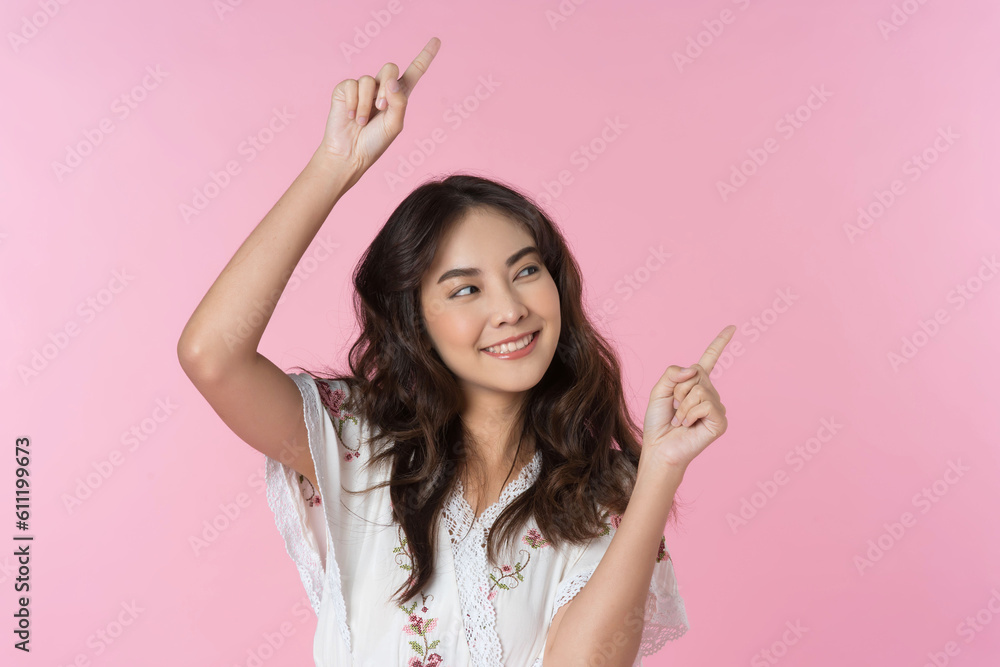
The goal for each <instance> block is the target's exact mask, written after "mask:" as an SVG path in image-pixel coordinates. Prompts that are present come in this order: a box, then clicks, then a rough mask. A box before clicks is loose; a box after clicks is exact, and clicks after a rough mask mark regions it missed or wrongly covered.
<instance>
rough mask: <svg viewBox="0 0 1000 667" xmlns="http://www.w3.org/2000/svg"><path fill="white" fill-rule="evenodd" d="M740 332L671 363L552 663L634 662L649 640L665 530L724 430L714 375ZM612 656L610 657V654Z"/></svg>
mask: <svg viewBox="0 0 1000 667" xmlns="http://www.w3.org/2000/svg"><path fill="white" fill-rule="evenodd" d="M735 332H736V327H735V326H734V325H729V326H728V327H726V328H725V329H723V330H722V333H720V334H719V335H718V337H716V339H715V340H714V341H712V343H711V344H710V345H709V346H708V349H707V350H706V351H705V353H704V354H703V355H702V357H701V359H700V360H699V362H698V363H697V364H694V365H692V366H689V367H688V368H681V367H679V366H670V367H668V368H667V370H666V371H665V372H664V373H663V376H662V377H661V378H660V380H659V381H658V382H657V383H656V384H655V385H654V386H653V390H652V392H651V393H650V399H649V407H648V408H647V409H646V418H645V421H644V424H643V435H642V441H643V442H642V454H641V455H640V456H639V470H638V474H637V477H636V483H635V488H634V489H633V491H632V496H631V498H630V499H629V503H628V507H627V508H626V510H625V513H624V514H623V515H622V520H621V524H620V525H619V526H618V530H617V532H616V533H615V534H614V536H613V537H612V539H611V543H610V544H609V545H608V548H607V551H606V552H605V554H604V556H603V557H602V558H601V561H600V563H598V565H597V568H596V569H595V570H594V573H593V574H592V575H591V577H590V579H589V580H588V581H587V583H586V584H585V585H584V586H583V588H582V589H581V590H580V592H579V593H577V594H576V596H575V597H574V598H573V599H572V600H571V601H570V602H569V603H567V605H566V606H565V607H564V609H562V610H560V611H562V618H561V619H559V622H558V625H556V624H555V623H554V624H553V626H552V628H551V629H550V633H554V634H553V635H552V636H551V637H550V639H549V641H550V642H551V645H550V646H548V647H547V648H546V650H545V665H546V667H571V666H572V667H575V666H576V665H587V664H590V659H591V657H592V656H594V655H597V654H598V653H600V654H601V655H602V656H603V657H604V658H605V659H606V660H605V662H604V663H603V664H605V665H617V666H621V667H630V666H631V665H632V664H633V663H634V661H635V657H636V654H637V653H638V651H639V643H640V641H641V640H642V630H643V625H644V615H645V609H646V600H647V596H648V594H649V587H650V582H651V580H652V576H653V567H654V566H655V564H656V556H657V554H658V551H659V545H660V540H661V539H662V538H663V529H664V526H665V525H666V522H667V516H668V514H669V513H670V507H671V506H672V505H673V502H674V495H675V494H676V492H677V488H678V487H679V486H680V484H681V480H682V479H683V478H684V472H685V471H686V470H687V467H688V465H689V464H690V463H691V461H692V460H694V457H696V456H697V455H698V454H700V453H701V452H702V451H704V450H705V448H706V447H708V445H709V444H711V443H712V442H713V441H714V440H716V439H717V438H718V437H719V436H721V435H722V434H723V433H725V431H726V428H727V426H728V423H727V421H726V408H725V406H723V405H722V402H721V400H720V399H719V394H718V392H717V391H716V390H715V387H713V386H712V382H711V380H710V379H709V374H710V373H711V372H712V369H713V368H714V367H715V363H716V361H718V359H719V356H720V355H721V354H722V350H723V349H724V348H725V347H726V345H727V344H728V343H729V341H730V340H731V339H732V337H733V334H734V333H735ZM609 654H610V655H609Z"/></svg>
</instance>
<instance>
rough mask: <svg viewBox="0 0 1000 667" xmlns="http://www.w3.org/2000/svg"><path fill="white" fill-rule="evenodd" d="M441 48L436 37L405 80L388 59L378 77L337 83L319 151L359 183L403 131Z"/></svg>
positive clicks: (363, 77)
mask: <svg viewBox="0 0 1000 667" xmlns="http://www.w3.org/2000/svg"><path fill="white" fill-rule="evenodd" d="M440 46H441V40H440V39H438V38H437V37H432V38H431V40H430V41H429V42H427V46H425V47H424V49H423V50H422V51H421V52H420V53H419V54H417V57H416V58H414V59H413V62H412V63H410V66H409V67H407V68H406V72H404V73H403V76H402V78H399V68H398V67H397V66H396V65H395V64H394V63H386V64H385V65H383V66H382V69H381V70H379V73H378V76H376V77H372V76H368V75H367V74H366V75H364V76H362V77H360V78H358V79H344V80H343V81H341V82H340V83H338V84H337V87H336V88H334V89H333V100H332V102H331V104H330V116H329V118H328V119H327V121H326V130H325V132H324V134H323V143H322V144H321V146H320V150H319V153H320V154H321V155H322V156H323V157H324V158H325V159H329V160H333V161H336V162H339V163H342V164H345V165H346V166H347V167H348V168H350V169H351V170H352V171H353V172H354V173H355V174H356V178H355V179H354V181H355V182H356V181H357V179H359V178H361V175H362V174H363V173H364V172H365V171H367V170H368V168H369V167H371V166H372V164H374V163H375V161H376V160H378V158H379V157H380V156H381V155H382V153H384V152H385V149H386V148H388V147H389V144H391V143H392V141H393V139H395V138H396V137H397V136H398V135H399V133H400V132H401V131H402V130H403V115H404V113H405V111H406V103H407V100H408V99H409V97H410V93H412V92H413V88H414V86H416V85H417V82H418V81H419V80H420V77H422V76H423V75H424V73H425V72H426V71H427V68H428V67H430V64H431V61H432V60H434V56H435V55H437V52H438V49H439V48H440Z"/></svg>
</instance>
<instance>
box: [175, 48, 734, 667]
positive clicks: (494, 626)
mask: <svg viewBox="0 0 1000 667" xmlns="http://www.w3.org/2000/svg"><path fill="white" fill-rule="evenodd" d="M439 47H440V40H438V39H437V38H433V39H431V40H430V42H428V44H427V46H426V47H425V48H424V50H423V51H422V52H421V53H420V54H419V55H418V56H417V58H416V59H415V60H414V61H413V63H412V64H411V65H410V66H409V67H408V68H407V70H406V72H405V73H404V74H403V76H402V77H399V70H398V68H397V67H396V65H394V64H392V63H387V64H386V65H385V66H384V67H383V68H382V69H381V71H380V72H379V74H378V76H377V77H371V76H362V77H361V78H359V79H357V80H352V79H347V80H345V81H342V82H341V83H340V84H338V85H337V87H336V88H335V90H334V93H333V100H332V105H331V111H330V116H329V119H328V121H327V125H326V131H325V133H324V137H323V141H322V143H321V145H320V147H319V149H317V151H316V152H315V153H314V155H313V156H312V158H311V160H310V161H309V164H308V165H307V166H306V168H305V169H304V170H303V172H302V173H301V174H300V175H299V176H298V178H296V180H295V182H294V183H292V185H291V186H290V187H289V189H288V191H287V192H286V193H285V194H284V195H283V196H282V197H281V199H280V200H279V201H278V203H277V204H276V205H275V206H274V208H273V209H272V210H271V211H270V212H269V213H268V215H267V216H266V217H265V218H264V219H263V221H261V223H260V224H259V225H258V226H257V228H256V229H255V230H254V231H253V233H251V234H250V236H249V237H248V238H247V240H246V241H245V242H244V243H243V245H242V246H241V247H240V249H239V250H238V251H237V253H236V255H235V256H234V257H233V258H232V260H231V261H230V262H229V264H228V265H227V266H226V268H225V269H224V270H223V272H222V273H221V275H220V276H219V278H218V279H217V280H216V281H215V283H214V284H213V285H212V288H211V289H210V290H209V292H208V293H207V294H206V296H205V297H204V299H203V300H202V302H201V303H200V304H199V306H198V308H197V309H196V310H195V312H194V314H193V315H192V317H191V319H190V320H189V322H188V323H187V326H186V327H185V329H184V332H183V334H182V335H181V339H180V341H179V343H178V357H179V359H180V362H181V366H182V367H183V369H184V371H185V373H187V375H188V377H189V378H190V379H191V381H192V382H193V383H194V384H195V386H196V387H197V388H198V390H199V391H200V392H201V393H202V395H204V396H205V398H206V400H208V402H209V403H210V404H211V405H212V407H213V408H214V409H215V410H216V412H217V413H218V414H219V416H220V417H221V418H222V419H223V421H225V422H226V424H227V425H229V426H230V428H232V430H233V431H234V432H235V433H236V434H237V435H238V436H240V438H242V439H243V440H245V441H246V442H247V443H248V444H250V445H251V446H252V447H254V448H255V449H258V450H259V451H261V452H263V453H264V454H265V455H266V457H267V459H266V476H267V484H268V500H269V503H270V506H271V508H272V510H273V511H274V512H275V517H276V521H277V525H278V527H279V529H280V531H281V533H282V535H283V537H284V539H285V544H286V547H287V550H288V553H289V555H290V556H291V557H292V558H293V560H294V561H295V563H296V566H297V567H298V569H299V573H300V576H301V578H302V582H303V585H304V586H305V588H306V591H307V592H308V594H309V597H310V601H311V603H312V605H313V608H314V610H315V611H316V613H317V615H318V617H319V622H318V625H317V630H316V637H315V641H314V657H315V661H316V664H317V665H322V666H325V665H348V664H353V663H355V662H356V663H357V664H365V665H369V664H371V665H407V666H408V667H416V666H424V665H432V666H438V665H440V666H441V667H445V666H448V665H456V666H458V665H481V666H486V665H526V666H528V665H541V664H542V658H543V655H544V662H545V665H546V667H550V666H553V665H571V664H572V665H576V664H581V663H582V662H584V661H589V660H591V659H593V658H596V659H597V661H596V662H595V663H594V664H604V665H632V664H641V659H640V657H639V656H641V655H649V654H650V653H652V652H654V651H656V650H658V649H659V648H660V647H661V646H662V645H663V643H664V642H665V641H666V640H668V639H673V638H676V637H679V636H680V635H681V634H683V633H684V632H685V631H686V630H687V628H688V625H687V617H686V615H685V611H684V604H683V601H682V599H681V597H680V595H679V594H678V592H677V588H676V582H675V580H674V574H673V565H672V562H671V560H670V556H669V554H668V553H667V551H666V546H665V541H664V538H663V528H664V526H665V524H666V522H667V520H668V518H670V517H671V516H673V515H674V514H675V507H674V494H675V492H676V490H677V487H678V486H679V484H680V482H681V479H682V477H683V474H684V471H685V470H686V468H687V466H688V464H689V463H690V462H691V460H692V459H693V458H694V457H695V456H696V455H697V454H698V453H699V452H701V451H702V450H704V448H705V447H707V446H708V444H709V443H710V442H712V441H713V440H715V439H716V438H718V437H719V436H720V435H722V433H723V432H724V431H725V429H726V419H725V408H724V407H723V406H722V404H721V402H720V401H719V396H718V393H717V392H716V391H715V389H714V388H713V387H712V384H711V382H710V381H709V377H708V374H709V373H710V372H711V370H712V368H713V366H714V364H715V362H716V360H717V359H718V356H719V354H720V353H721V352H722V349H723V348H724V347H725V345H726V343H728V341H729V339H730V338H731V337H732V334H733V332H734V331H735V327H732V326H730V327H727V328H726V329H724V330H723V332H722V333H721V334H720V336H719V337H718V338H717V339H716V340H715V341H714V342H713V343H712V345H711V346H709V348H708V350H707V351H706V353H705V355H704V356H703V357H702V359H701V360H700V362H699V363H698V364H695V365H693V366H691V367H689V368H680V367H678V366H670V367H669V368H667V370H666V372H665V373H664V374H663V377H662V378H661V379H660V380H659V382H658V383H657V384H656V386H654V388H653V391H652V394H651V397H650V402H649V407H648V409H647V412H646V418H645V423H644V426H643V429H642V430H641V431H640V430H639V428H638V427H637V426H636V424H635V423H634V422H633V421H632V418H631V416H630V415H629V414H628V412H627V409H626V405H625V401H624V397H623V391H622V382H621V371H620V365H619V361H618V360H617V358H616V357H615V355H614V353H613V352H612V351H611V349H610V348H609V347H608V346H607V345H606V343H605V342H604V341H603V339H602V338H601V337H600V335H599V334H598V333H597V332H596V331H595V330H594V329H593V328H592V327H591V325H590V323H589V322H588V320H587V318H586V316H585V314H584V312H583V307H582V304H581V289H582V285H581V282H580V276H579V272H578V270H577V265H576V262H575V261H574V260H573V258H572V256H571V254H570V253H569V250H568V249H567V247H566V244H565V242H564V240H563V238H562V236H561V235H560V234H559V232H558V231H557V230H556V228H555V227H554V225H553V224H552V222H551V221H550V220H549V219H548V218H547V217H546V216H545V215H544V214H543V213H542V212H541V211H539V210H538V209H537V208H536V207H535V206H534V204H533V203H532V202H530V201H529V200H528V199H527V198H525V197H524V196H522V195H521V194H519V193H517V192H516V191H514V190H513V189H511V188H509V187H507V186H504V185H502V184H499V183H496V182H493V181H490V180H487V179H482V178H477V177H475V176H467V175H456V176H452V177H450V178H447V179H444V180H443V181H432V182H429V183H425V184H424V185H422V186H420V187H418V188H417V189H416V190H415V191H414V192H413V193H411V194H410V195H409V196H408V197H407V198H406V199H405V200H404V201H403V202H402V203H400V205H399V206H398V207H397V209H396V210H395V211H394V212H393V214H392V215H391V216H390V218H389V220H388V221H387V222H386V224H385V226H384V227H383V228H382V230H381V231H380V232H379V234H378V235H377V236H376V238H375V240H374V241H373V242H372V244H371V245H370V247H369V248H368V250H367V252H366V253H365V255H364V257H363V258H362V260H361V262H360V263H359V265H358V267H357V268H356V270H355V273H354V286H355V289H356V292H357V296H356V299H355V308H356V311H357V315H358V319H359V322H360V323H361V325H362V332H361V336H360V337H359V339H358V341H357V342H356V343H355V344H354V346H353V347H352V348H351V352H350V355H349V365H350V369H351V372H350V373H347V374H340V375H334V376H333V377H327V378H324V377H321V376H320V375H319V374H315V373H309V372H303V373H290V374H286V373H284V372H283V371H282V370H280V369H279V368H278V367H277V366H275V365H274V364H273V363H271V362H270V361H269V360H267V359H266V358H264V357H263V356H261V355H260V354H259V353H258V352H257V346H258V344H259V342H260V339H261V336H262V335H263V332H264V328H265V327H266V326H267V322H268V320H269V318H270V314H271V312H272V310H273V308H274V305H275V304H276V303H277V300H278V298H279V297H280V295H281V293H282V291H283V289H284V287H285V284H286V282H287V280H288V278H289V276H290V275H291V273H292V271H293V270H294V268H295V266H296V265H297V263H298V262H299V260H300V259H301V257H302V255H303V253H304V252H305V250H306V249H307V247H308V246H309V244H310V242H311V241H312V240H313V238H314V237H315V235H316V233H317V232H318V231H319V228H320V226H321V225H322V224H323V222H324V221H325V220H326V218H327V216H328V215H329V213H330V211H331V209H332V208H333V206H334V204H335V203H336V202H337V201H338V200H339V199H340V197H341V196H343V194H344V193H345V192H347V190H348V189H350V187H351V186H353V185H354V184H355V183H357V182H358V180H359V179H360V178H361V176H362V174H364V173H365V172H366V171H367V170H368V169H369V168H370V167H371V165H372V164H373V163H374V162H375V161H376V160H377V159H378V158H379V156H381V155H382V153H384V152H385V150H386V148H387V147H388V146H389V144H390V143H391V142H392V141H393V140H394V139H395V138H396V136H398V135H399V133H400V132H401V130H402V127H403V116H404V112H405V109H406V104H407V102H408V99H409V96H410V94H411V93H412V91H413V89H414V86H415V85H416V83H417V82H418V81H419V79H420V77H421V76H422V75H423V74H424V73H425V72H426V71H427V69H428V67H429V65H430V63H431V61H432V60H433V58H434V56H435V55H436V54H437V51H438V49H439ZM630 501H632V502H630ZM626 506H627V507H628V511H626ZM588 664H589V662H588Z"/></svg>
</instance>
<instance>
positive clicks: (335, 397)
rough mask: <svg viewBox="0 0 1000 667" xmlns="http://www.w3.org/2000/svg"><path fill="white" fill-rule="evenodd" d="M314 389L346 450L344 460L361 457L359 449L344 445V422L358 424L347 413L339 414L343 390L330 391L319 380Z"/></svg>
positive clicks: (353, 416) (323, 381) (355, 419)
mask: <svg viewBox="0 0 1000 667" xmlns="http://www.w3.org/2000/svg"><path fill="white" fill-rule="evenodd" d="M316 388H317V389H318V390H319V399H320V401H322V403H323V405H324V406H325V407H326V411H327V412H328V413H329V414H330V417H331V418H332V419H333V427H334V428H335V429H336V431H337V436H338V437H339V438H340V442H341V444H342V445H343V447H344V449H346V450H348V451H347V453H346V454H344V460H345V461H350V460H352V459H356V458H358V457H360V456H361V452H360V451H358V450H359V449H360V448H352V447H348V446H347V445H346V444H344V422H347V421H350V422H354V424H357V423H358V418H357V417H356V416H355V415H352V414H351V413H349V412H341V410H340V406H341V405H342V404H343V403H344V398H345V394H344V390H343V389H330V385H329V384H328V383H327V382H326V381H325V380H319V381H317V382H316Z"/></svg>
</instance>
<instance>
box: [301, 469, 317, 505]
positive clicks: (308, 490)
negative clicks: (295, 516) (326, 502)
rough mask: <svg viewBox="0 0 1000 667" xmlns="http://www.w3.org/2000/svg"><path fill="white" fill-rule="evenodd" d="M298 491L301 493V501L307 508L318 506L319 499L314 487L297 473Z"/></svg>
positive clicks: (303, 476)
mask: <svg viewBox="0 0 1000 667" xmlns="http://www.w3.org/2000/svg"><path fill="white" fill-rule="evenodd" d="M299 491H300V492H301V493H302V499H303V500H305V501H306V504H307V505H308V506H309V507H315V506H316V505H319V504H320V500H321V498H320V497H319V492H318V491H316V487H314V486H313V485H312V482H310V481H309V480H308V479H306V476H305V475H303V474H302V473H299Z"/></svg>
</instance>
